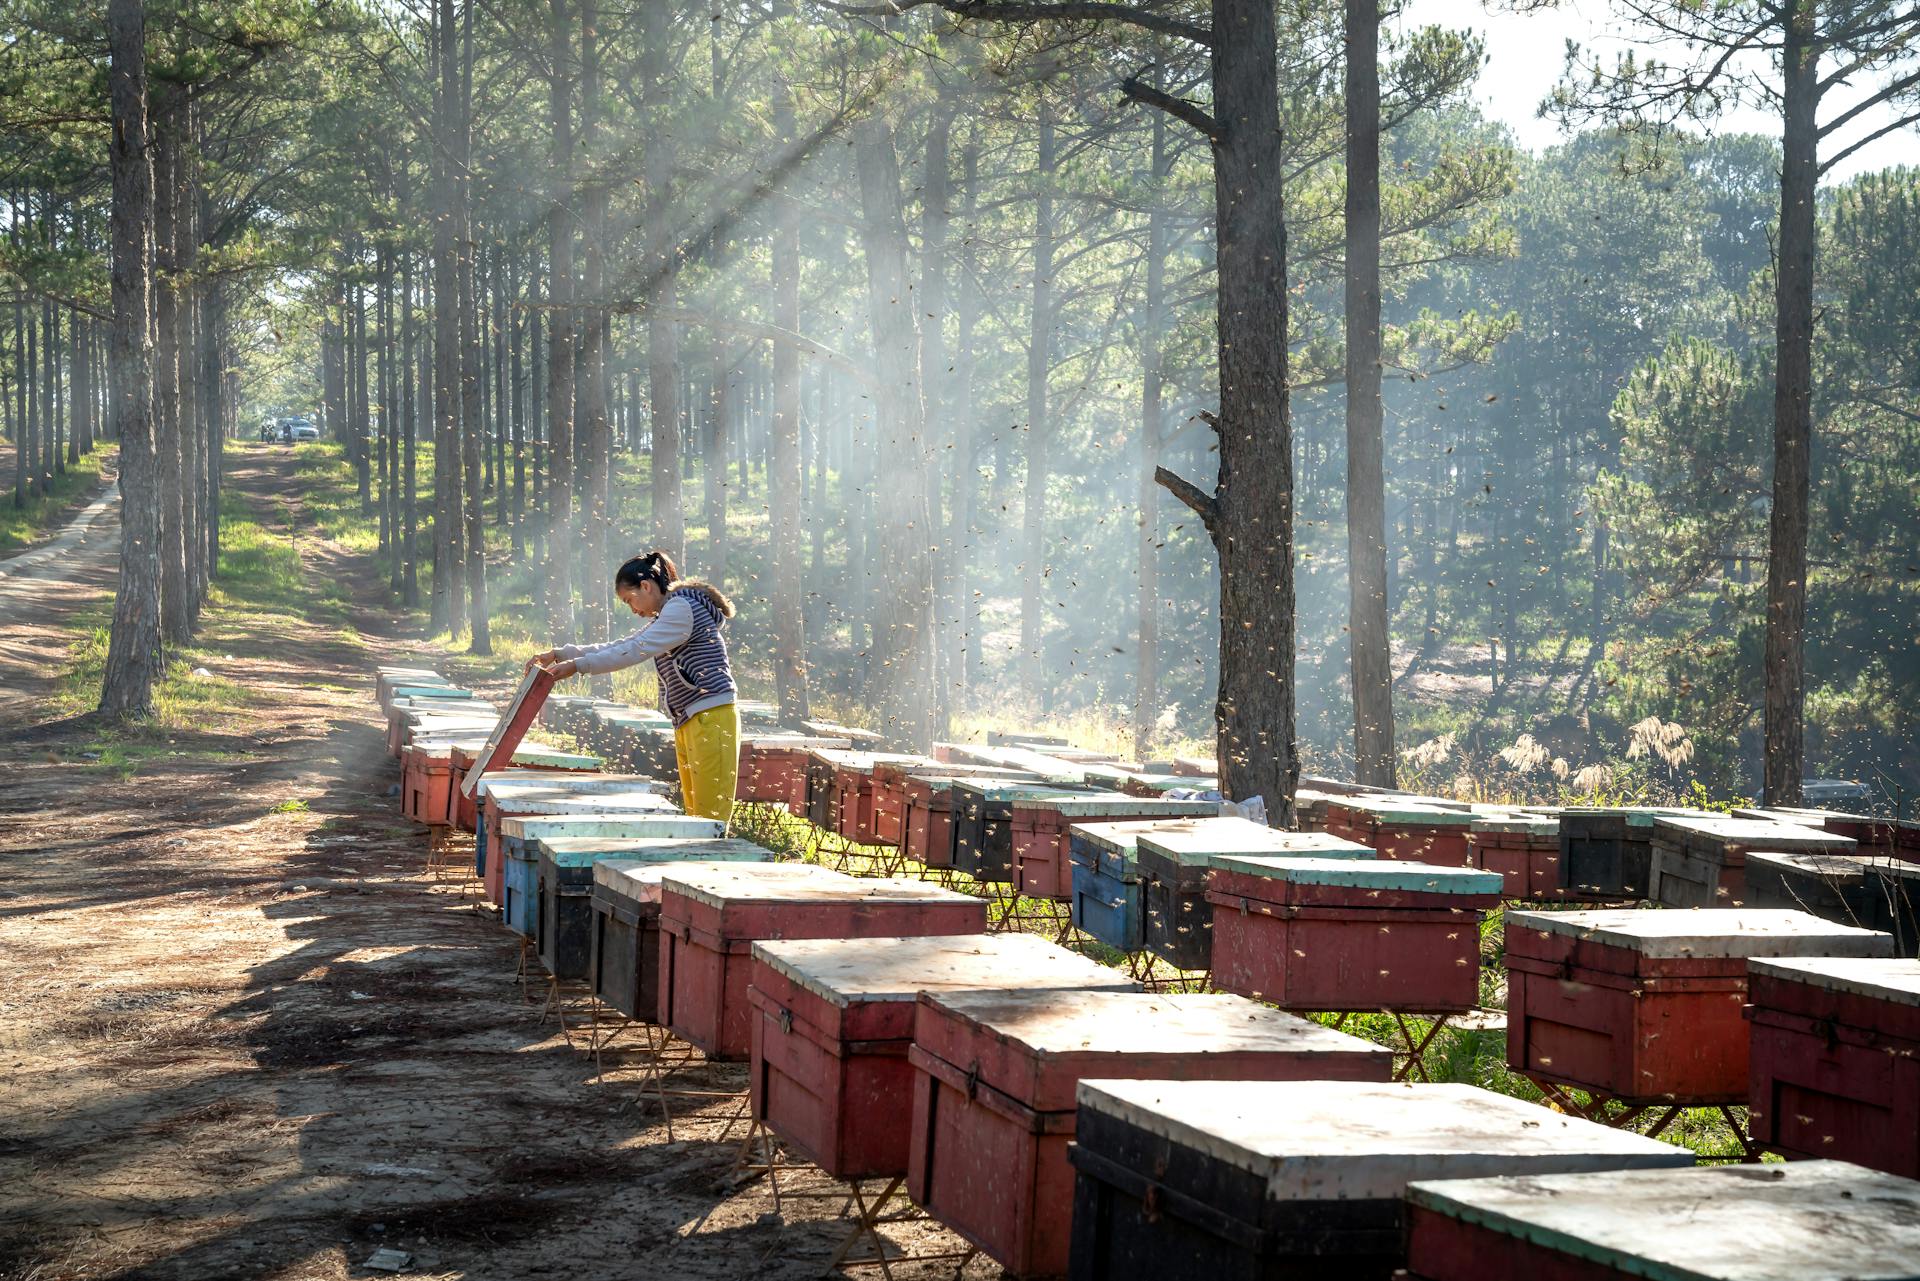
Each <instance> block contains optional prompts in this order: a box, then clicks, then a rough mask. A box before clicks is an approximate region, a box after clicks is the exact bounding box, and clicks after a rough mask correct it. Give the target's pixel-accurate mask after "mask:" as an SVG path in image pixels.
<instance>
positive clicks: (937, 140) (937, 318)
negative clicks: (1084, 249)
mask: <svg viewBox="0 0 1920 1281" xmlns="http://www.w3.org/2000/svg"><path fill="white" fill-rule="evenodd" d="M952 139H953V106H952V104H951V103H950V102H949V101H947V100H945V99H942V100H941V101H939V102H937V103H936V104H935V106H934V113H933V121H932V123H931V125H930V126H929V128H928V130H927V150H926V161H925V166H924V167H925V180H924V183H923V185H922V188H921V193H920V200H921V224H920V244H921V249H920V253H921V268H920V298H919V302H918V304H917V306H916V310H917V312H918V314H917V315H916V317H915V319H916V320H917V321H918V322H919V325H920V371H921V377H922V378H923V379H924V380H925V386H926V406H927V408H926V417H927V421H928V423H930V424H933V425H934V426H933V430H938V431H941V432H943V433H944V432H945V431H947V430H949V429H953V414H952V403H953V396H952V390H953V374H952V372H951V365H952V362H951V361H949V360H948V358H947V329H946V326H947V278H948V275H949V270H948V261H947V259H948V245H947V241H948V234H949V224H950V223H951V221H952V210H951V207H950V206H951V204H952V200H953V190H952V189H953V167H952V161H951V147H952ZM955 434H956V435H958V434H960V433H959V432H958V430H957V429H955ZM931 443H932V442H931V439H929V444H931ZM949 443H951V442H949ZM941 472H942V469H941V468H939V467H937V466H934V465H932V464H931V461H929V465H928V466H927V468H926V485H927V518H928V520H927V528H928V529H929V530H938V529H939V528H940V527H941V525H940V490H941V482H942V480H943V476H942V474H941ZM954 479H955V480H956V481H959V480H962V479H964V478H963V477H961V476H958V475H956V476H955V478H954ZM954 501H955V502H956V503H957V502H958V501H959V500H958V497H957V496H956V498H955V500H954ZM931 555H932V557H933V560H934V561H935V562H936V563H935V565H934V573H935V576H936V580H937V581H936V583H935V594H934V603H933V615H934V629H933V632H932V634H931V635H930V636H929V637H928V638H927V644H928V653H927V672H926V679H927V680H928V681H929V683H930V686H931V688H932V689H933V690H934V691H936V694H935V697H934V698H933V699H932V707H933V711H932V717H933V719H932V725H931V729H930V731H929V741H931V740H935V739H943V738H946V737H948V735H949V733H950V728H951V720H950V718H949V713H950V711H951V706H952V705H951V702H950V700H949V699H947V698H945V697H942V696H941V694H943V693H944V691H946V690H949V689H952V688H953V679H952V676H951V673H950V672H948V671H945V670H943V669H944V668H947V667H950V666H951V660H952V656H953V647H952V646H951V645H949V644H946V643H944V640H945V637H946V635H947V633H949V632H950V631H952V630H953V628H954V627H955V626H957V625H958V622H959V612H960V611H959V595H958V591H957V587H958V579H957V577H956V576H955V574H954V572H953V562H952V548H951V547H948V548H945V549H941V550H938V551H935V552H933V553H931Z"/></svg>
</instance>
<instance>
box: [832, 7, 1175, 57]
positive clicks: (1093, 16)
mask: <svg viewBox="0 0 1920 1281" xmlns="http://www.w3.org/2000/svg"><path fill="white" fill-rule="evenodd" d="M813 2H814V3H815V4H817V5H819V6H820V7H821V8H823V9H831V10H832V11H833V12H835V13H844V14H847V15H848V16H850V17H855V18H891V17H895V16H897V15H899V14H902V13H905V12H907V11H908V10H909V9H918V8H921V7H923V6H925V5H929V4H931V5H937V6H938V7H940V8H942V9H945V10H946V11H947V12H948V13H950V14H952V15H954V16H955V17H956V18H962V19H965V18H976V19H979V20H980V21H982V22H1120V23H1125V24H1126V25H1127V26H1130V27H1139V28H1141V29H1142V30H1145V31H1157V32H1159V33H1160V34H1161V35H1165V36H1176V37H1178V38H1179V39H1182V40H1191V41H1192V42H1193V43H1195V44H1197V45H1203V46H1206V47H1211V46H1212V45H1213V32H1211V31H1209V30H1208V29H1207V28H1205V27H1202V26H1199V25H1198V24H1196V23H1192V22H1185V21H1182V20H1181V19H1179V18H1169V17H1166V16H1164V15H1162V14H1158V13H1155V12H1154V11H1153V10H1151V9H1141V8H1136V7H1135V6H1133V5H1127V4H1110V3H1106V2H1105V0H1052V2H1050V3H1048V2H1043V3H1030V2H1029V0H890V2H889V3H883V4H847V3H844V2H843V0H813Z"/></svg>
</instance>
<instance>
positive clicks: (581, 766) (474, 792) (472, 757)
mask: <svg viewBox="0 0 1920 1281" xmlns="http://www.w3.org/2000/svg"><path fill="white" fill-rule="evenodd" d="M484 747H485V745H484V744H481V743H476V742H475V741H474V740H472V739H463V740H461V741H458V742H456V743H454V744H453V768H452V771H451V775H450V776H451V778H452V780H453V795H452V796H451V797H449V798H448V802H449V810H450V812H451V814H452V816H453V826H455V827H457V828H459V829H460V830H461V831H463V832H472V831H476V830H477V829H478V828H479V826H480V808H479V803H478V802H477V801H476V800H475V797H476V796H478V795H479V791H480V776H481V774H482V773H484V774H485V775H486V777H487V778H488V779H490V780H491V779H494V778H500V777H503V776H505V777H512V778H515V779H525V778H529V777H541V776H551V775H555V774H560V775H580V774H591V775H594V776H595V777H613V776H611V775H608V776H603V775H601V773H600V765H601V761H600V758H599V757H598V756H584V755H579V754H577V753H573V752H562V751H559V750H558V749H556V748H551V747H545V746H543V745H541V744H538V743H521V744H519V745H518V746H517V747H516V748H515V749H514V752H513V755H512V756H510V757H507V758H506V759H505V760H503V761H502V763H501V765H499V766H495V767H493V768H484V767H482V766H481V764H480V758H481V754H482V752H483V750H484Z"/></svg>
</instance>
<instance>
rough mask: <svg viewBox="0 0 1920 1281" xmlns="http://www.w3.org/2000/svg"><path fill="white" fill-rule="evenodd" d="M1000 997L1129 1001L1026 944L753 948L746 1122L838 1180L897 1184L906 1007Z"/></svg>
mask: <svg viewBox="0 0 1920 1281" xmlns="http://www.w3.org/2000/svg"><path fill="white" fill-rule="evenodd" d="M1009 987H1014V988H1019V989H1021V990H1023V991H1050V990H1059V989H1063V988H1085V989H1103V990H1109V991H1134V990H1138V984H1136V983H1134V982H1132V981H1131V980H1130V979H1128V978H1127V976H1126V975H1125V974H1123V973H1121V972H1120V971H1118V970H1115V969H1111V968H1109V967H1107V966H1104V965H1100V964H1098V963H1097V962H1094V961H1090V960H1088V959H1087V958H1086V957H1083V956H1081V955H1079V954H1078V953H1076V952H1070V951H1068V950H1067V949H1066V948H1063V947H1056V946H1055V945H1053V944H1051V943H1047V942H1044V941H1043V940H1041V939H1039V938H1036V937H1034V936H1032V935H1029V934H981V935H959V936H945V937H930V938H877V939H790V940H781V941H769V942H763V943H755V944H754V945H753V979H752V991H751V993H750V999H751V1001H752V1003H753V1008H754V1009H755V1011H756V1014H755V1016H754V1019H753V1069H752V1072H751V1075H750V1077H749V1079H750V1080H751V1081H752V1088H753V1114H754V1116H755V1117H757V1118H758V1119H760V1120H762V1121H765V1122H766V1123H767V1124H768V1125H769V1126H770V1127H771V1128H772V1129H773V1131H774V1132H775V1133H776V1134H778V1135H780V1136H781V1137H782V1138H783V1139H785V1140H786V1141H787V1142H788V1143H789V1144H790V1145H792V1146H793V1147H794V1148H795V1149H796V1150H797V1151H798V1152H800V1153H801V1155H803V1156H805V1157H806V1158H807V1159H808V1160H810V1161H812V1162H813V1163H814V1164H816V1165H818V1166H819V1167H820V1168H821V1169H823V1170H825V1171H826V1172H827V1173H828V1174H830V1175H832V1176H833V1177H834V1178H836V1179H863V1178H872V1177H879V1176H885V1177H888V1178H894V1177H901V1176H904V1175H905V1174H906V1172H907V1151H908V1146H909V1142H910V1139H911V1137H912V1128H913V1068H912V1066H911V1065H910V1064H909V1063H908V1062H907V1048H908V1047H909V1046H910V1045H911V1044H912V1043H913V1019H914V1012H913V1011H914V1001H915V998H916V997H917V995H918V994H919V993H920V992H923V991H927V992H967V991H987V990H999V989H1005V988H1009Z"/></svg>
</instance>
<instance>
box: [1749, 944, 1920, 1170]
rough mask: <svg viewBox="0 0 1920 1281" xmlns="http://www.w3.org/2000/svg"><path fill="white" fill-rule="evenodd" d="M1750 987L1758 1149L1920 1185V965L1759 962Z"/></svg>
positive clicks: (1752, 1109)
mask: <svg viewBox="0 0 1920 1281" xmlns="http://www.w3.org/2000/svg"><path fill="white" fill-rule="evenodd" d="M1747 982H1748V985H1749V991H1750V993H1751V1003H1750V1004H1749V1005H1748V1007H1747V1018H1748V1020H1749V1021H1750V1023H1751V1026H1752V1031H1753V1043H1752V1052H1751V1057H1750V1061H1749V1068H1748V1078H1749V1082H1750V1088H1749V1092H1748V1098H1747V1123H1748V1125H1749V1127H1750V1129H1751V1131H1752V1135H1753V1139H1754V1141H1755V1142H1756V1143H1759V1144H1761V1145H1763V1146H1765V1147H1768V1148H1771V1149H1773V1150H1774V1151H1776V1152H1780V1153H1784V1154H1785V1155H1787V1156H1796V1157H1833V1158H1835V1159H1837V1160H1842V1161H1852V1162H1854V1163H1856V1164H1858V1165H1864V1166H1869V1167H1871V1168H1873V1169H1875V1170H1884V1171H1886V1172H1887V1173H1888V1174H1898V1175H1902V1176H1904V1177H1906V1178H1909V1179H1920V960H1897V961H1884V960H1878V959H1868V958H1861V957H1807V958H1800V957H1795V958H1792V959H1787V960H1778V961H1754V962H1752V963H1751V964H1749V965H1748V967H1747Z"/></svg>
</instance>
